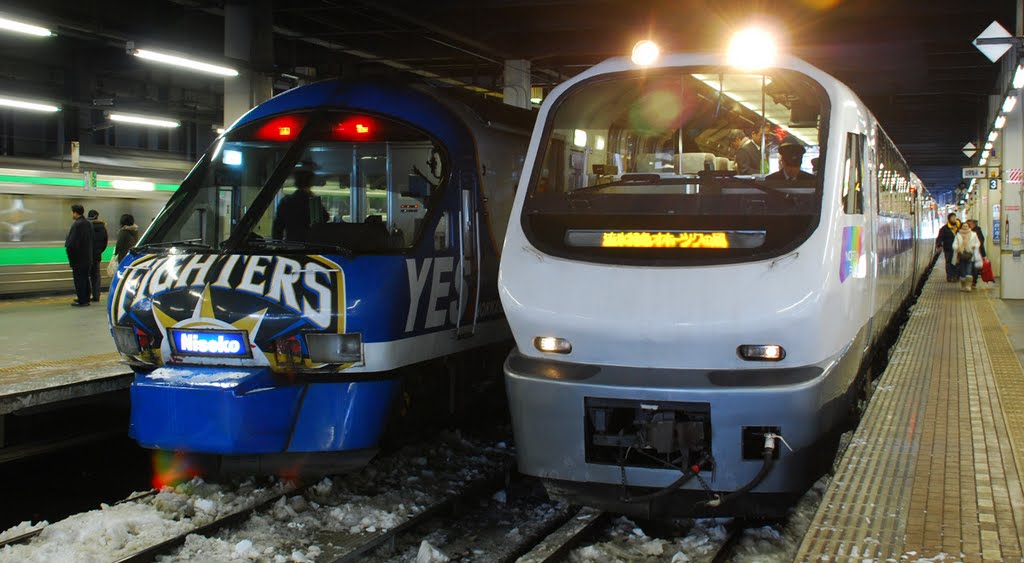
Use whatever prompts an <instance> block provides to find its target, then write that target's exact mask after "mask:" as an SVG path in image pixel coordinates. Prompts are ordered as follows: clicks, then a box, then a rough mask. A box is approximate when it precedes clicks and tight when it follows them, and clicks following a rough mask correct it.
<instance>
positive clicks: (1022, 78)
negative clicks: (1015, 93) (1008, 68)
mask: <svg viewBox="0 0 1024 563" xmlns="http://www.w3.org/2000/svg"><path fill="white" fill-rule="evenodd" d="M1013 87H1014V88H1017V89H1018V90H1019V89H1021V88H1024V66H1021V65H1017V72H1014V73H1013Z"/></svg>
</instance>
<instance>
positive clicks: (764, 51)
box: [726, 28, 779, 70]
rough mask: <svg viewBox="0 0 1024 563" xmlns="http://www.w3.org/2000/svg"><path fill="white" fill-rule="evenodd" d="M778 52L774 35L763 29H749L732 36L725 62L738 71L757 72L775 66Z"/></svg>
mask: <svg viewBox="0 0 1024 563" xmlns="http://www.w3.org/2000/svg"><path fill="white" fill-rule="evenodd" d="M778 52H779V48H778V46H777V45H776V43H775V36H774V35H772V34H771V33H769V32H768V31H765V30H764V29H759V28H749V29H744V30H742V31H738V32H737V33H736V35H733V37H732V41H731V42H730V43H729V50H728V51H727V52H726V60H727V61H728V63H729V64H730V65H731V66H734V67H736V68H739V69H743V70H757V69H762V68H766V67H769V66H772V65H773V64H775V59H776V57H778Z"/></svg>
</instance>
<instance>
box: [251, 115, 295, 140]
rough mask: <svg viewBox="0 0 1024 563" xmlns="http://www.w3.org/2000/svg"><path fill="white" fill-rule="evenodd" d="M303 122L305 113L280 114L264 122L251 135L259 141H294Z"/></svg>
mask: <svg viewBox="0 0 1024 563" xmlns="http://www.w3.org/2000/svg"><path fill="white" fill-rule="evenodd" d="M305 124H306V116H305V115H282V116H280V117H275V118H273V119H270V120H269V121H267V122H266V123H264V124H263V126H261V127H260V128H259V129H257V130H256V133H255V134H254V135H253V137H255V138H256V139H257V140H260V141H294V140H295V139H296V138H297V137H298V136H299V133H301V132H302V128H303V126H304V125H305Z"/></svg>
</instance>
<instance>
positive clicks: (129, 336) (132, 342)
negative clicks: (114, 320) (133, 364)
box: [111, 326, 142, 356]
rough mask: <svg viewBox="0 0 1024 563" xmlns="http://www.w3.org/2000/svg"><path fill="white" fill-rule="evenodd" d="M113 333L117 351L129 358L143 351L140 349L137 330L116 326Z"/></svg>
mask: <svg viewBox="0 0 1024 563" xmlns="http://www.w3.org/2000/svg"><path fill="white" fill-rule="evenodd" d="M111 332H112V333H113V335H114V346H116V347H117V351H118V352H120V353H122V354H127V355H129V356H136V355H138V354H139V353H140V352H142V349H141V348H140V347H139V339H138V338H136V336H135V329H134V328H132V327H130V326H115V327H114V328H113V329H112V330H111Z"/></svg>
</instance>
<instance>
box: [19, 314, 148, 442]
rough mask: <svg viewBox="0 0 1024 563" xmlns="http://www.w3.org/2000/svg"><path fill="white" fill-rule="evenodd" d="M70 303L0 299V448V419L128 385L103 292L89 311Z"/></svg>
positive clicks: (128, 375) (127, 373)
mask: <svg viewBox="0 0 1024 563" xmlns="http://www.w3.org/2000/svg"><path fill="white" fill-rule="evenodd" d="M71 300H72V297H71V296H67V295H65V296H59V297H39V298H30V299H11V300H2V301H0V444H2V441H3V438H2V436H3V415H6V414H9V413H12V412H15V411H19V410H22V409H26V408H30V407H37V406H41V405H47V404H51V403H57V402H62V401H67V400H72V399H79V398H83V397H89V396H92V395H99V394H102V393H107V392H110V391H117V390H120V389H127V388H128V387H129V386H130V385H131V381H132V371H131V369H130V368H128V367H127V366H126V365H124V364H122V363H120V356H119V355H118V354H117V351H116V350H115V348H114V343H113V340H112V339H111V338H110V329H109V327H108V325H107V317H106V294H104V295H103V298H102V299H101V300H100V301H99V302H97V303H93V304H92V305H91V306H89V307H71V306H70V303H71Z"/></svg>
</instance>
